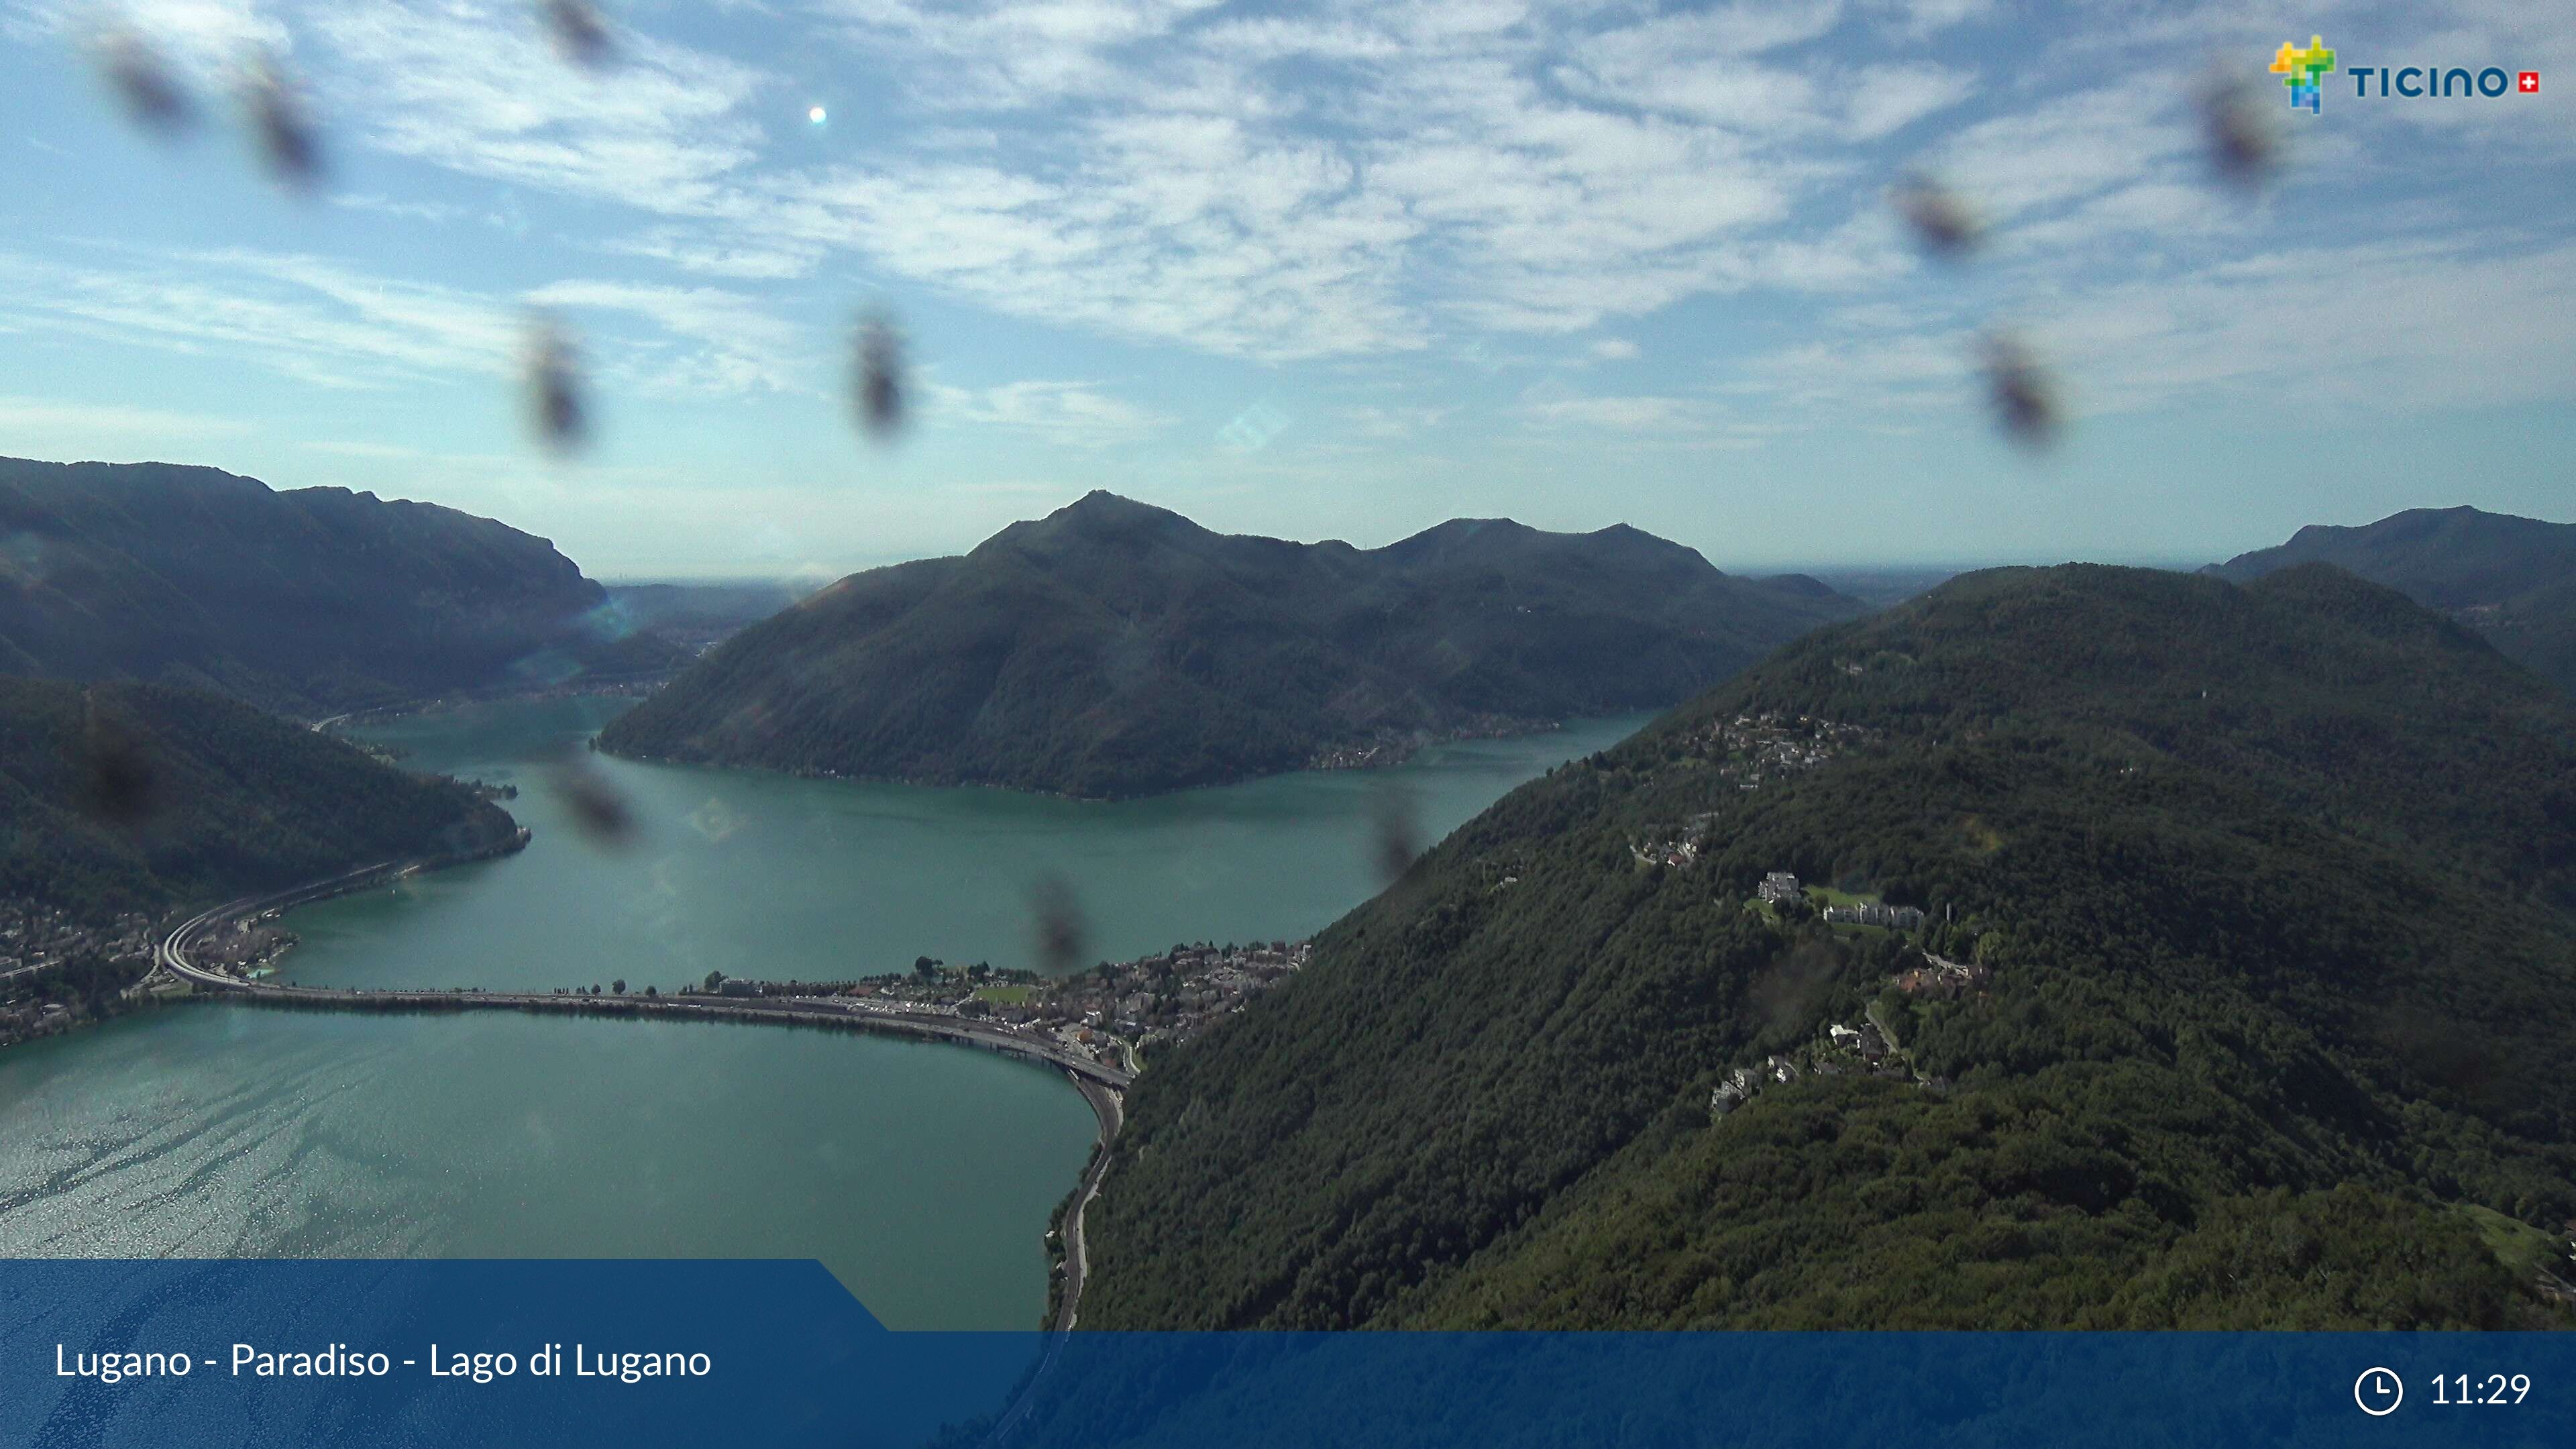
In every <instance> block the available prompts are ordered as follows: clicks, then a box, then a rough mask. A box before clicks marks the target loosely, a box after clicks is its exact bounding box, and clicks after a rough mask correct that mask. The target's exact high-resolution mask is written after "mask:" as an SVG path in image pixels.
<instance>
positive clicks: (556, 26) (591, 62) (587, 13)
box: [542, 0, 617, 70]
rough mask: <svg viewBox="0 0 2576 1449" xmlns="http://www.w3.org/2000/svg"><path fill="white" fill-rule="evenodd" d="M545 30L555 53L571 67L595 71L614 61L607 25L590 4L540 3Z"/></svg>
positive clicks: (579, 0) (586, 0) (583, 0)
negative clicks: (584, 67) (553, 45)
mask: <svg viewBox="0 0 2576 1449" xmlns="http://www.w3.org/2000/svg"><path fill="white" fill-rule="evenodd" d="M542 8H543V9H544V12H545V21H546V30H547V32H548V33H549V34H551V35H552V36H554V41H555V49H556V50H558V51H561V52H562V53H563V57H564V59H566V60H568V61H571V62H572V63H573V64H575V65H580V66H587V67H589V68H590V69H593V70H598V69H600V68H602V67H604V66H606V65H608V64H609V63H610V62H611V61H614V60H615V59H616V58H617V46H616V43H615V42H614V41H612V40H611V39H610V38H609V34H608V21H607V19H606V18H605V17H603V16H602V15H601V14H600V13H599V7H598V6H596V5H593V4H591V3H590V0H543V7H542Z"/></svg>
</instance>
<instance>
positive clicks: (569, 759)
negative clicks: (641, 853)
mask: <svg viewBox="0 0 2576 1449" xmlns="http://www.w3.org/2000/svg"><path fill="white" fill-rule="evenodd" d="M546 788H547V790H548V792H549V793H551V794H552V795H553V796H554V798H555V802H556V803H557V804H559V805H561V806H562V807H563V809H564V813H565V815H567V816H568V817H570V818H571V820H572V823H573V828H574V829H575V830H577V831H579V832H580V833H581V837H582V839H584V840H586V841H589V842H590V843H591V844H592V845H595V846H599V847H601V848H602V849H606V850H623V849H625V848H626V847H627V846H629V845H632V844H634V843H635V839H636V837H637V836H638V835H639V834H641V833H642V832H641V831H640V829H639V827H638V825H637V822H636V819H635V807H634V806H633V805H631V804H629V803H628V802H627V799H626V797H625V796H624V795H623V794H621V793H619V791H618V789H617V787H616V786H615V785H613V784H611V783H610V782H609V779H608V776H607V775H606V774H604V773H602V772H601V771H600V769H599V767H598V766H596V765H593V764H592V763H590V762H589V761H588V760H586V759H584V758H582V756H581V754H580V753H578V752H573V753H568V754H566V755H564V756H563V757H562V758H560V759H557V760H556V761H555V762H554V763H553V764H552V765H550V766H548V767H547V769H546Z"/></svg>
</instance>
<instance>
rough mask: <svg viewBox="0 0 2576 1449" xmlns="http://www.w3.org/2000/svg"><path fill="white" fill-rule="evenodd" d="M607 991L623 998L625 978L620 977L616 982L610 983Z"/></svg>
mask: <svg viewBox="0 0 2576 1449" xmlns="http://www.w3.org/2000/svg"><path fill="white" fill-rule="evenodd" d="M608 989H609V990H611V991H614V992H616V993H617V994H618V995H620V996H624V995H625V994H626V978H625V977H623V976H620V977H618V978H617V979H616V980H614V981H611V982H610V983H608Z"/></svg>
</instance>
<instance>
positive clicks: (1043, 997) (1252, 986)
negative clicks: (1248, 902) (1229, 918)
mask: <svg viewBox="0 0 2576 1449" xmlns="http://www.w3.org/2000/svg"><path fill="white" fill-rule="evenodd" d="M1313 949H1314V948H1313V946H1312V945H1311V944H1310V943H1308V942H1305V941H1296V942H1289V941H1255V942H1253V943H1252V944H1250V945H1248V946H1247V945H1234V944H1228V945H1224V946H1216V945H1211V944H1210V943H1208V942H1205V941H1201V942H1198V943H1196V944H1192V945H1175V946H1173V947H1172V948H1171V949H1170V950H1168V951H1159V952H1156V953H1155V954H1153V955H1151V956H1140V957H1138V958H1136V959H1135V960H1133V961H1122V962H1116V963H1104V964H1102V965H1099V966H1095V967H1093V968H1092V969H1090V970H1089V971H1084V972H1080V973H1077V974H1075V975H1072V976H1065V977H1059V978H1056V979H1054V980H1050V981H1044V982H1041V983H1039V984H1038V985H1037V986H1035V987H1034V988H1033V989H1031V991H1030V992H1029V994H1028V995H1027V997H1026V999H1024V1000H1022V1001H1019V1002H1017V1003H1011V1004H999V1005H996V1007H995V1008H994V1011H993V1015H994V1016H995V1017H997V1018H999V1019H1000V1020H1002V1021H1004V1022H1007V1023H1010V1024H1013V1025H1018V1026H1024V1027H1027V1028H1029V1029H1032V1030H1036V1031H1043V1032H1049V1033H1052V1034H1054V1035H1056V1036H1057V1037H1059V1038H1061V1039H1063V1040H1065V1041H1068V1042H1071V1043H1073V1044H1075V1045H1077V1046H1082V1047H1084V1048H1086V1049H1089V1050H1092V1051H1095V1052H1097V1051H1100V1050H1102V1049H1103V1048H1104V1046H1114V1042H1112V1041H1110V1040H1108V1039H1113V1038H1114V1039H1123V1040H1124V1041H1125V1042H1127V1043H1129V1044H1130V1045H1132V1046H1134V1047H1136V1048H1138V1049H1143V1050H1150V1049H1152V1048H1153V1047H1156V1046H1159V1045H1165V1044H1168V1043H1171V1042H1178V1041H1187V1040H1188V1039H1189V1038H1191V1037H1194V1036H1197V1035H1198V1034H1199V1033H1201V1032H1203V1031H1206V1030H1207V1029H1208V1028H1209V1027H1211V1026H1213V1025H1215V1024H1216V1023H1217V1022H1219V1021H1222V1020H1224V1019H1225V1018H1226V1017H1228V1016H1230V1015H1232V1014H1234V1013H1235V1012H1237V1011H1240V1010H1242V1009H1243V1004H1244V1003H1245V1002H1247V1001H1249V1000H1251V999H1252V998H1253V997H1255V996H1258V995H1259V994H1261V993H1262V992H1264V991H1267V990H1269V989H1270V988H1271V987H1273V986H1276V985H1278V984H1279V983H1280V982H1282V981H1284V980H1286V979H1288V977H1290V976H1291V975H1293V974H1295V973H1296V972H1297V971H1299V970H1301V969H1303V968H1304V967H1305V965H1306V963H1307V961H1308V960H1309V959H1310V957H1311V955H1312V952H1313Z"/></svg>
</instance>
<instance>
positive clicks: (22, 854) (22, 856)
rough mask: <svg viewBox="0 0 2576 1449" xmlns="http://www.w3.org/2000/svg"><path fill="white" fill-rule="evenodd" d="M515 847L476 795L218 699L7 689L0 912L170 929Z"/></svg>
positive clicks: (130, 690)
mask: <svg viewBox="0 0 2576 1449" xmlns="http://www.w3.org/2000/svg"><path fill="white" fill-rule="evenodd" d="M516 830H517V826H516V825H515V824H514V823H513V822H512V821H511V819H510V817H509V816H508V814H506V813H505V812H503V811H502V810H501V809H500V808H499V807H498V806H495V805H492V804H489V803H487V802H485V801H484V800H482V799H481V798H480V797H478V796H477V795H476V794H475V793H474V792H473V791H472V790H470V789H468V788H467V787H466V786H463V785H460V784H457V783H456V782H454V781H452V780H444V779H432V778H429V777H425V776H421V775H414V774H410V773H407V772H405V771H402V770H397V769H394V768H392V767H391V766H388V765H383V764H379V763H378V762H376V761H375V760H372V759H369V758H368V757H367V756H366V755H364V754H362V753H360V752H359V751H358V750H357V749H356V748H354V747H353V746H350V745H348V744H346V743H343V742H342V741H339V740H336V739H333V738H331V737H329V736H327V735H323V734H319V733H316V732H314V731H312V730H309V729H305V728H303V727H301V726H298V725H293V724H288V723H285V722H283V721H280V720H277V719H274V718H272V717H270V716H268V715H265V714H262V713H260V712H259V711H257V710H255V709H252V708H250V707H249V706H247V705H243V704H239V703H236V702H234V701H232V700H230V699H226V698H223V697H221V696H218V695H214V694H209V693H205V692H203V691H197V690H180V689H167V688H162V687H158V686H152V685H136V684H119V685H97V686H90V687H82V686H78V685H69V684H60V683H53V682H47V681H37V680H24V679H0V901H8V902H11V903H13V904H24V903H34V904H36V905H40V906H44V907H49V908H56V909H61V910H64V911H66V912H68V913H69V914H71V915H72V916H74V917H76V918H80V919H85V920H90V919H101V918H104V917H106V916H109V915H113V914H116V913H119V912H124V911H144V912H157V911H159V910H161V909H163V908H165V907H168V906H172V905H176V904H180V903H185V902H203V903H207V904H211V903H213V902H215V901H219V900H223V899H227V898H229V897H232V896H236V895H246V894H250V893H253V892H257V891H265V890H273V889H279V888H283V887H285V886H289V885H293V884H296V883H298V882H301V881H306V880H311V879H315V878H318V877H322V876H327V875H332V874H335V873H337V872H340V871H344V870H348V869H351V868H353V867H356V866H361V865H367V864H371V863H373V862H376V861H380V860H387V859H398V858H402V857H405V856H431V855H442V854H454V853H471V852H476V851H481V850H487V849H490V848H493V847H495V846H497V845H500V844H502V843H504V842H506V841H507V840H509V839H510V838H511V836H512V835H513V834H514V833H515V832H516Z"/></svg>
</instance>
